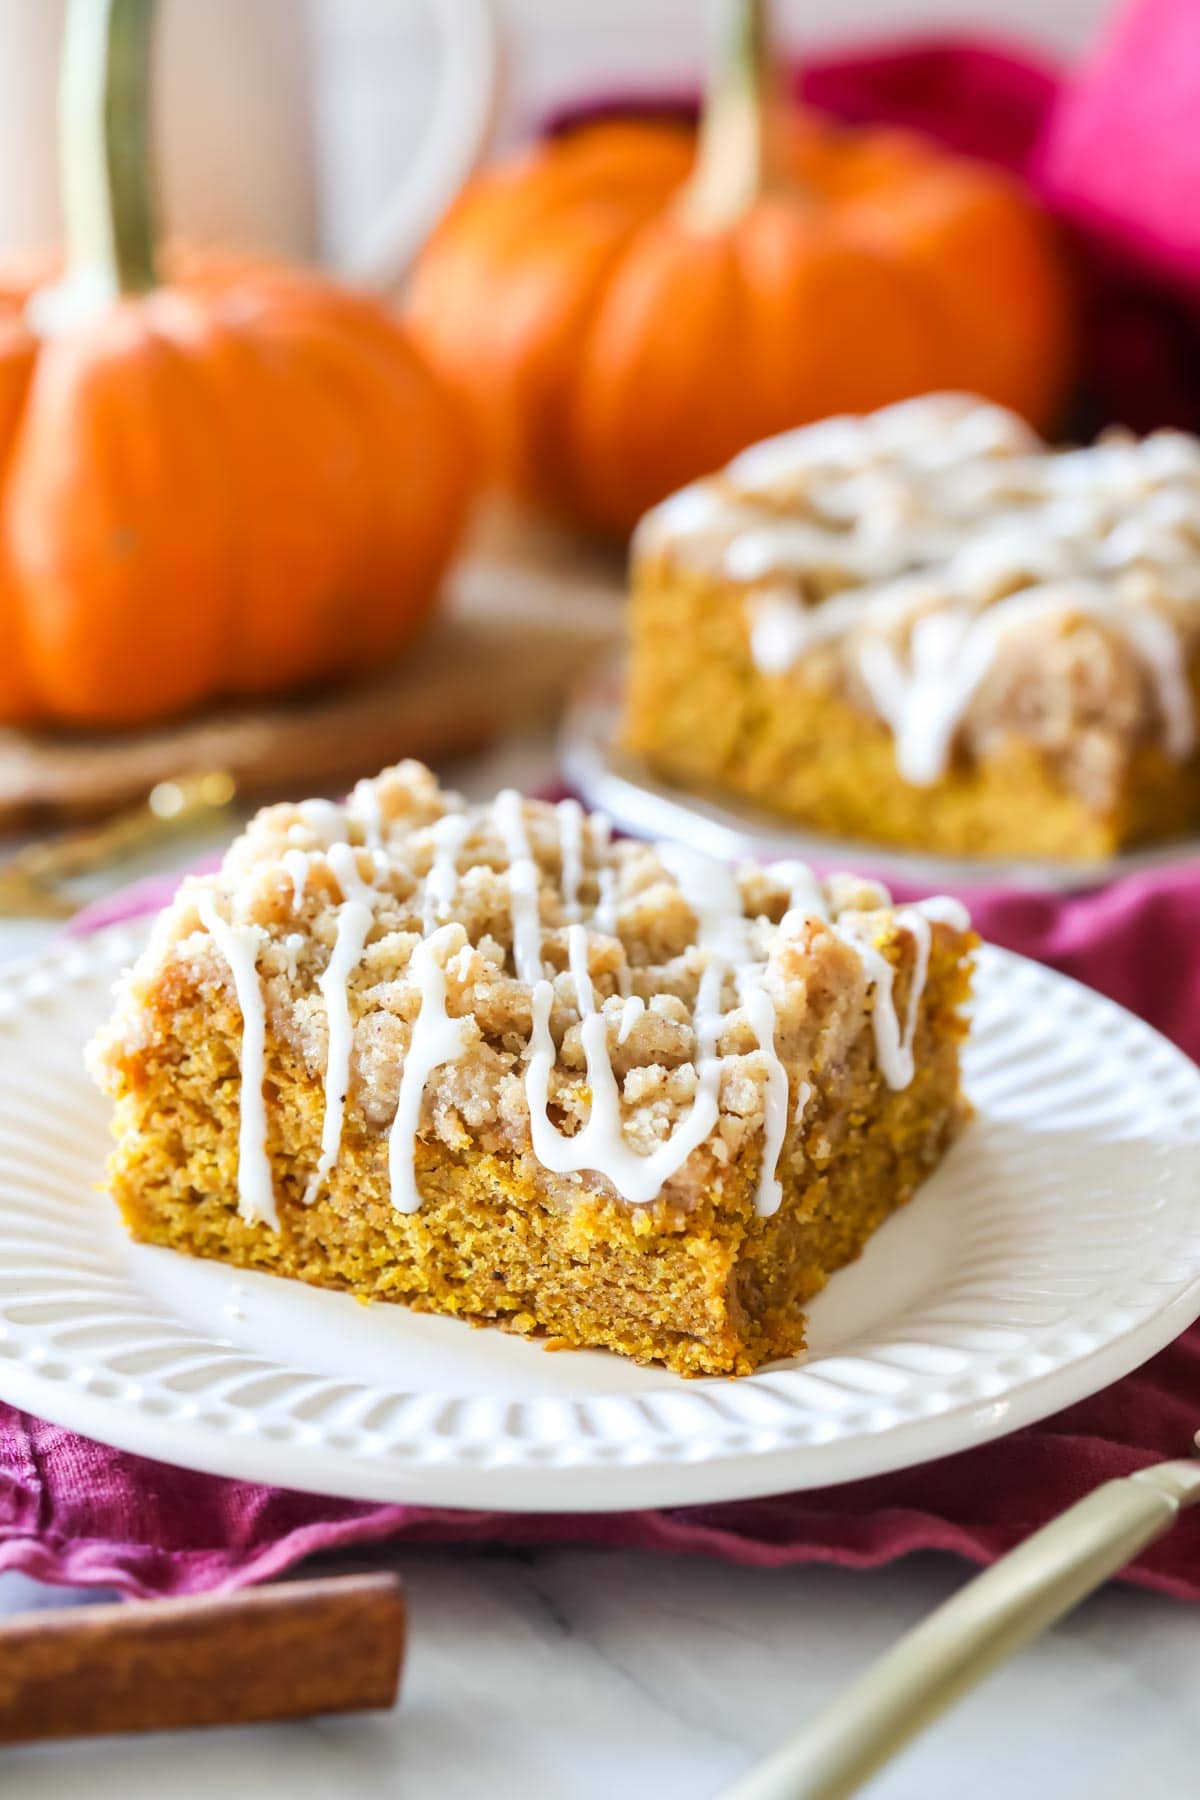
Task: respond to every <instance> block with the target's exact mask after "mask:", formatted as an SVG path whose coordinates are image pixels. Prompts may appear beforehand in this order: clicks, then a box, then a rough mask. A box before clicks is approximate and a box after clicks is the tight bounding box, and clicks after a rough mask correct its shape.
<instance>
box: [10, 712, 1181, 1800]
mask: <svg viewBox="0 0 1200 1800" xmlns="http://www.w3.org/2000/svg"><path fill="white" fill-rule="evenodd" d="M545 769H546V752H545V748H544V747H543V746H537V745H532V746H516V747H514V748H513V749H511V750H510V751H507V752H505V753H503V754H502V755H501V756H499V757H494V758H491V759H488V760H487V761H486V762H485V763H480V764H476V765H473V766H471V767H470V768H468V769H466V770H464V771H459V772H458V777H459V779H460V780H461V781H462V785H464V786H466V787H468V788H469V789H470V790H473V791H475V792H484V791H491V790H492V789H493V788H494V787H495V786H496V785H497V784H498V782H499V781H513V782H514V783H515V784H517V785H524V786H527V787H528V786H534V785H536V784H537V782H538V780H539V779H542V778H543V777H544V773H545ZM199 847H200V846H198V845H191V846H187V847H186V851H187V853H189V854H194V853H195V851H196V850H197V849H198V848H199ZM183 856H184V849H183V848H181V847H179V846H176V847H175V849H174V851H173V853H172V858H171V860H172V862H178V861H179V860H181V859H182V858H183ZM142 872H145V865H144V864H143V865H140V866H139V867H138V868H136V869H132V868H131V869H129V870H124V871H122V872H121V876H122V878H124V877H125V876H126V875H128V874H132V873H142ZM110 880H111V878H110ZM95 891H96V884H92V885H91V892H92V893H94V892H95ZM48 929H49V928H47V927H45V926H40V925H14V924H13V923H11V922H8V923H0V958H2V957H5V956H9V955H14V954H19V953H21V952H23V951H29V950H32V949H34V948H35V947H36V945H37V943H38V942H40V941H42V940H43V939H44V938H45V936H46V935H47V933H48ZM1198 1412H1200V1401H1198ZM397 1560H398V1566H399V1567H400V1568H401V1570H402V1572H403V1574H404V1577H405V1581H406V1583H407V1586H408V1591H409V1598H410V1607H411V1627H412V1630H411V1648H410V1657H409V1664H408V1670H407V1677H406V1682H405V1688H404V1695H403V1700H402V1703H401V1705H400V1707H399V1708H398V1710H397V1711H396V1712H395V1713H394V1714H393V1715H390V1716H386V1717H383V1716H378V1717H372V1718H369V1719H347V1720H322V1721H317V1722H314V1723H310V1724H304V1725H291V1726H281V1727H255V1728H246V1729H242V1730H238V1731H214V1732H209V1733H206V1734H203V1735H191V1736H188V1737H186V1738H184V1739H180V1738H177V1737H159V1738H146V1739H138V1740H134V1739H119V1740H112V1741H105V1742H98V1743H92V1744H73V1745H69V1746H40V1747H37V1748H31V1749H25V1750H9V1751H0V1795H3V1796H4V1800H8V1796H14V1797H16V1800H62V1797H64V1796H76V1795H78V1796H86V1797H87V1800H142V1797H143V1796H146V1797H147V1800H149V1797H150V1796H154V1800H161V1797H162V1796H169V1797H170V1800H201V1797H202V1796H204V1797H206V1800H207V1797H208V1796H211V1795H213V1794H218V1793H219V1794H220V1795H221V1796H222V1797H223V1800H243V1797H244V1800H250V1797H251V1796H256V1797H257V1796H263V1797H264V1800H271V1797H273V1796H276V1795H278V1796H281V1797H282V1796H287V1797H288V1800H341V1797H342V1796H349V1795H353V1796H354V1797H355V1800H374V1797H375V1796H379V1800H383V1797H384V1796H387V1797H388V1800H393V1797H400V1800H426V1796H436V1797H437V1800H477V1797H478V1796H479V1795H481V1794H486V1795H487V1796H488V1797H489V1800H532V1797H535V1796H536V1797H537V1800H610V1797H612V1796H621V1797H622V1800H707V1797H709V1796H715V1795H717V1794H719V1793H720V1791H721V1789H722V1788H723V1786H724V1785H725V1784H726V1783H727V1782H729V1781H730V1780H732V1779H733V1778H734V1777H735V1776H736V1775H737V1774H739V1773H740V1772H741V1771H742V1770H744V1769H745V1768H747V1767H748V1766H749V1765H750V1764H751V1763H752V1762H753V1761H754V1760H755V1759H756V1758H757V1757H758V1756H760V1755H762V1754H763V1753H765V1752H766V1751H767V1750H768V1749H769V1748H771V1747H772V1746H773V1745H775V1744H776V1743H777V1742H779V1741H780V1740H781V1739H782V1738H783V1737H785V1736H786V1735H787V1734H788V1732H789V1730H790V1729H792V1728H793V1727H794V1726H795V1725H797V1724H798V1723H799V1722H800V1721H801V1720H802V1719H803V1718H804V1717H805V1716H806V1715H807V1714H808V1713H809V1712H811V1711H812V1710H814V1709H815V1708H816V1707H818V1706H819V1705H820V1704H821V1702H822V1701H824V1700H825V1699H827V1698H829V1697H831V1696H832V1695H833V1694H834V1693H835V1692H836V1691H837V1690H838V1689H839V1688H840V1687H841V1686H842V1685H844V1684H845V1683H846V1682H847V1681H848V1680H850V1679H851V1678H852V1677H853V1676H854V1675H855V1674H856V1673H857V1672H858V1671H859V1670H860V1669H861V1668H862V1667H863V1666H864V1665H865V1664H866V1662H867V1661H868V1660H869V1659H870V1658H871V1657H872V1656H874V1655H876V1654H878V1653H879V1652H880V1651H881V1650H882V1649H883V1648H885V1647H886V1646H887V1645H888V1644H889V1643H891V1642H892V1641H893V1640H894V1638H895V1637H896V1636H897V1635H898V1634H899V1633H900V1632H901V1631H903V1630H904V1629H905V1628H906V1627H908V1626H909V1625H911V1624H914V1623H915V1622H916V1621H917V1620H918V1619H920V1618H921V1617H922V1616H923V1615H924V1614H925V1613H926V1612H928V1611H929V1609H930V1608H931V1607H933V1606H935V1605H936V1604H937V1603H938V1602H939V1601H940V1600H942V1599H944V1598H945V1597H946V1596H947V1595H948V1594H949V1593H950V1592H952V1591H953V1589H954V1588H955V1586H956V1585H957V1584H958V1583H959V1582H960V1581H961V1580H962V1579H963V1574H964V1571H963V1569H962V1567H961V1566H960V1565H959V1564H957V1563H954V1562H951V1561H949V1560H948V1559H945V1558H941V1557H933V1556H924V1557H918V1558H914V1559H912V1560H910V1561H909V1562H907V1563H905V1564H902V1565H899V1566H895V1567H892V1568H889V1569H883V1570H876V1571H873V1572H871V1573H866V1574H864V1573H853V1572H850V1571H846V1570H838V1569H815V1568H813V1569H794V1570H784V1571H776V1572H763V1571H756V1570H748V1569H737V1568H731V1567H727V1566H725V1565H722V1564H717V1563H712V1562H707V1561H701V1560H699V1559H695V1558H691V1557H681V1558H669V1557H659V1558H655V1557H650V1556H646V1555H641V1554H635V1553H632V1552H630V1553H625V1552H606V1551H585V1550H578V1551H576V1550H547V1551H544V1552H536V1553H531V1554H515V1553H481V1552H478V1551H467V1552H455V1551H439V1552H429V1551H424V1552H412V1553H409V1554H405V1555H403V1556H401V1557H399V1558H398V1559H397ZM87 1598H88V1596H87V1595H85V1594H81V1593H79V1592H77V1591H75V1590H67V1591H55V1590H50V1589H46V1588H42V1587H39V1586H38V1585H37V1584H35V1583H33V1582H31V1581H28V1580H26V1579H25V1578H23V1577H20V1576H16V1575H8V1576H3V1577H0V1613H3V1612H11V1611H15V1610H20V1609H22V1608H26V1607H29V1606H39V1605H63V1604H79V1603H82V1602H84V1601H85V1600H86V1599H87ZM1198 1689H1200V1613H1198V1612H1197V1611H1196V1610H1195V1609H1194V1608H1190V1607H1185V1606H1181V1605H1176V1604H1175V1603H1173V1602H1171V1601H1168V1600H1165V1599H1162V1598H1160V1597H1158V1596H1155V1595H1150V1594H1146V1593H1142V1592H1140V1591H1135V1590H1132V1589H1122V1588H1119V1587H1112V1588H1110V1589H1109V1590H1107V1591H1106V1592H1104V1593H1102V1594H1101V1595H1099V1596H1097V1597H1096V1598H1095V1599H1093V1600H1091V1601H1090V1602H1088V1603H1087V1604H1086V1605H1085V1606H1084V1607H1082V1608H1081V1609H1080V1610H1079V1611H1078V1612H1077V1613H1076V1614H1075V1615H1074V1616H1073V1617H1072V1618H1071V1619H1069V1620H1067V1621H1066V1622H1064V1623H1063V1624H1062V1625H1061V1626H1060V1627H1059V1628H1058V1629H1057V1630H1056V1631H1055V1632H1053V1633H1052V1634H1050V1635H1049V1636H1048V1637H1047V1638H1046V1639H1044V1640H1043V1642H1042V1643H1040V1644H1039V1645H1038V1646H1036V1647H1035V1648H1034V1649H1033V1650H1032V1651H1030V1652H1029V1653H1028V1654H1027V1655H1026V1656H1025V1657H1023V1658H1022V1659H1021V1660H1020V1661H1018V1662H1017V1663H1015V1664H1013V1665H1011V1666H1010V1667H1008V1668H1006V1669H1005V1670H1003V1671H1002V1672H1001V1673H1000V1674H999V1675H997V1676H995V1677H994V1678H993V1679H992V1681H991V1683H990V1684H989V1685H988V1686H987V1687H986V1688H984V1689H983V1690H982V1691H981V1692H979V1693H978V1694H976V1695H975V1696H974V1697H973V1698H971V1699H970V1700H969V1701H968V1702H966V1703H965V1704H964V1705H963V1706H961V1707H960V1708H959V1709H958V1710H957V1711H956V1712H955V1713H954V1714H953V1715H952V1716H951V1717H950V1718H948V1719H947V1720H946V1721H944V1722H943V1724H942V1725H941V1726H940V1727H939V1728H938V1729H937V1730H936V1731H934V1732H933V1733H931V1734H930V1735H929V1736H928V1737H927V1738H926V1739H924V1740H923V1741H922V1742H920V1743H919V1744H918V1745H917V1746H915V1747H914V1748H913V1749H912V1750H911V1751H910V1752H909V1753H908V1755H907V1756H906V1757H905V1758H904V1759H903V1760H902V1761H900V1762H898V1763H897V1764H896V1765H895V1766H894V1767H893V1768H892V1769H891V1770H890V1771H889V1772H888V1773H887V1774H886V1775H884V1776H883V1777H881V1778H880V1779H879V1780H878V1781H877V1782H876V1783H875V1784H874V1786H873V1787H872V1788H871V1790H870V1791H871V1793H872V1794H873V1795H876V1796H878V1797H879V1800H943V1797H945V1800H968V1797H969V1800H1011V1796H1013V1795H1014V1794H1020V1795H1021V1796H1022V1797H1023V1800H1043V1797H1045V1800H1051V1797H1053V1800H1127V1797H1128V1796H1129V1795H1131V1794H1138V1795H1142V1796H1145V1797H1146V1800H1186V1797H1188V1796H1192V1795H1196V1794H1198V1793H1200V1770H1198V1767H1197V1758H1198V1751H1200V1730H1198V1729H1197V1726H1196V1723H1195V1720H1196V1694H1197V1691H1198Z"/></svg>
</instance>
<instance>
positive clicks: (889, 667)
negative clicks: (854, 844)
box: [624, 394, 1200, 859]
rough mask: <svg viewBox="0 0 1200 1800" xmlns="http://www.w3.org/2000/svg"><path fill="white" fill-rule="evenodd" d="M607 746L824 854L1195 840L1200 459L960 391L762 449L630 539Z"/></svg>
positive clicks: (1080, 855) (678, 499)
mask: <svg viewBox="0 0 1200 1800" xmlns="http://www.w3.org/2000/svg"><path fill="white" fill-rule="evenodd" d="M632 618H633V625H632V637H633V645H632V665H631V680H630V692H629V702H628V709H627V717H626V722H625V729H624V738H625V741H626V743H627V744H628V746H629V747H630V748H632V749H633V750H635V751H636V752H637V753H639V754H640V755H641V756H643V757H644V758H645V759H646V760H647V761H648V762H649V763H650V764H651V765H652V766H653V767H654V768H655V769H657V770H658V771H659V772H661V773H662V774H664V775H666V776H667V777H668V778H669V779H671V780H673V781H676V782H678V783H680V784H682V785H683V786H685V787H692V788H696V789H703V790H707V791H709V792H718V793H719V792H724V793H726V794H729V795H732V796H734V797H736V798H741V799H743V800H749V801H752V802H754V803H755V804H756V805H758V806H761V807H764V808H767V809H769V810H774V811H776V812H779V813H782V814H786V815H788V816H790V817H792V818H794V819H797V820H799V821H802V822H803V823H805V824H807V825H811V826H814V827H816V828H817V829H819V830H821V831H826V832H830V833H834V834H838V835H842V836H853V837H861V838H865V839H874V840H876V841H879V842H886V843H893V844H901V845H907V846H914V847H918V848H922V849H928V850H938V851H942V852H945V853H948V854H953V855H1003V856H1028V855H1033V856H1042V857H1065V858H1076V859H1090V858H1099V857H1104V856H1108V855H1111V854H1112V853H1113V852H1114V851H1116V850H1117V849H1119V848H1121V847H1122V846H1125V845H1128V844H1134V843H1140V842H1145V841H1149V840H1152V839H1155V838H1162V837H1167V836H1170V835H1172V834H1175V833H1179V832H1182V831H1185V830H1187V829H1195V827H1196V826H1197V825H1200V754H1198V751H1197V733H1196V716H1197V708H1198V706H1200V442H1198V441H1197V440H1196V439H1195V438H1192V437H1189V436H1186V435H1184V434H1182V433H1179V432H1173V431H1159V432H1156V433H1154V434H1153V435H1152V436H1151V437H1148V438H1145V439H1143V440H1141V441H1137V440H1135V439H1132V438H1128V437H1124V436H1116V435H1114V436H1110V437H1108V438H1106V439H1103V440H1101V441H1100V442H1099V443H1097V444H1094V445H1092V446H1091V447H1089V448H1086V449H1081V450H1069V451H1050V450H1048V449H1047V447H1046V446H1045V445H1044V444H1042V443H1041V442H1040V440H1038V439H1037V438H1036V437H1035V436H1034V435H1033V433H1032V432H1031V431H1030V430H1029V428H1028V427H1027V426H1026V425H1025V424H1024V423H1022V421H1021V420H1019V419H1018V418H1016V417H1015V415H1013V414H1011V413H1008V412H1006V411H1004V410H1003V409H1002V408H1000V407H997V406H992V405H989V404H985V403H984V402H982V401H978V400H974V399H972V398H970V397H969V396H964V395H953V394H935V395H927V396H925V397H923V398H922V399H919V400H914V401H907V402H904V403H903V404H901V405H898V406H893V407H888V408H886V409H884V410H883V411H881V412H878V413H874V414H871V415H869V416H867V417H864V418H836V419H829V420H826V421H824V422H822V423H820V424H817V425H812V426H807V427H805V428H803V429H801V430H798V431H794V432H790V433H787V434H786V435H784V436H782V437H779V438H773V439H770V440H768V441H767V442H765V443H762V444H759V445H756V446H755V447H754V448H753V449H750V450H748V451H746V452H745V453H744V454H742V455H741V456H739V457H737V458H736V459H735V460H734V461H733V462H732V463H731V464H730V465H729V466H728V468H726V469H725V470H724V471H722V472H721V473H720V474H719V475H716V476H714V477H712V478H711V479H709V480H705V481H701V482H697V483H696V484H694V485H693V486H692V487H689V488H686V489H684V490H683V491H682V492H680V493H679V494H677V495H675V496H674V497H673V498H672V499H670V500H667V501H665V502H664V503H663V504H662V505H661V506H659V507H657V508H656V509H655V510H654V511H653V512H651V513H649V514H648V515H647V517H646V518H645V520H644V521H643V522H642V525H641V526H640V527H639V530H638V533H637V536H636V538H635V543H634V576H633V608H632Z"/></svg>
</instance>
